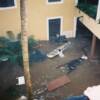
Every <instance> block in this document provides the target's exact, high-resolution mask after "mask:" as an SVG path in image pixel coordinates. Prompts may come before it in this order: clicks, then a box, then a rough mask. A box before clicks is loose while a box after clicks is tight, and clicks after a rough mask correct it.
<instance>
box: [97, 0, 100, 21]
mask: <svg viewBox="0 0 100 100" xmlns="http://www.w3.org/2000/svg"><path fill="white" fill-rule="evenodd" d="M96 21H97V23H100V0H99V1H98V7H97V16H96Z"/></svg>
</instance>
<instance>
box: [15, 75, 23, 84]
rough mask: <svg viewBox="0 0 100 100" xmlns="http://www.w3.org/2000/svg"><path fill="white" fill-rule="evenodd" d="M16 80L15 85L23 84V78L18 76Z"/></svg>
mask: <svg viewBox="0 0 100 100" xmlns="http://www.w3.org/2000/svg"><path fill="white" fill-rule="evenodd" d="M16 79H18V83H17V84H16V85H23V84H25V78H24V76H20V77H18V78H16Z"/></svg>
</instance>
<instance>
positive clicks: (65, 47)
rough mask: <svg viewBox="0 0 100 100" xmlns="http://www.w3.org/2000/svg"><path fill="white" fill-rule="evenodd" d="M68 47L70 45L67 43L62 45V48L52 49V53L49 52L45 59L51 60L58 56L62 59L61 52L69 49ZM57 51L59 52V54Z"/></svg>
mask: <svg viewBox="0 0 100 100" xmlns="http://www.w3.org/2000/svg"><path fill="white" fill-rule="evenodd" d="M70 45H71V42H67V43H65V44H63V45H62V46H59V47H58V48H56V49H54V50H53V51H51V52H50V53H48V54H47V57H48V58H53V57H55V56H57V55H59V56H60V57H61V58H63V57H64V54H63V52H64V51H65V50H67V49H68V48H69V46H70ZM59 50H60V51H61V52H60V51H59Z"/></svg>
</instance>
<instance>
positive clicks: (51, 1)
mask: <svg viewBox="0 0 100 100" xmlns="http://www.w3.org/2000/svg"><path fill="white" fill-rule="evenodd" d="M47 1H48V4H61V3H63V1H64V0H47Z"/></svg>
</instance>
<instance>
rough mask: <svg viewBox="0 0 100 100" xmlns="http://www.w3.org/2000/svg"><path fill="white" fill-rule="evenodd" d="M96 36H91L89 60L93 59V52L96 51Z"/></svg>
mask: <svg viewBox="0 0 100 100" xmlns="http://www.w3.org/2000/svg"><path fill="white" fill-rule="evenodd" d="M96 40H97V38H96V36H95V35H94V34H93V37H92V44H91V51H90V59H94V58H95V51H96Z"/></svg>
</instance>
